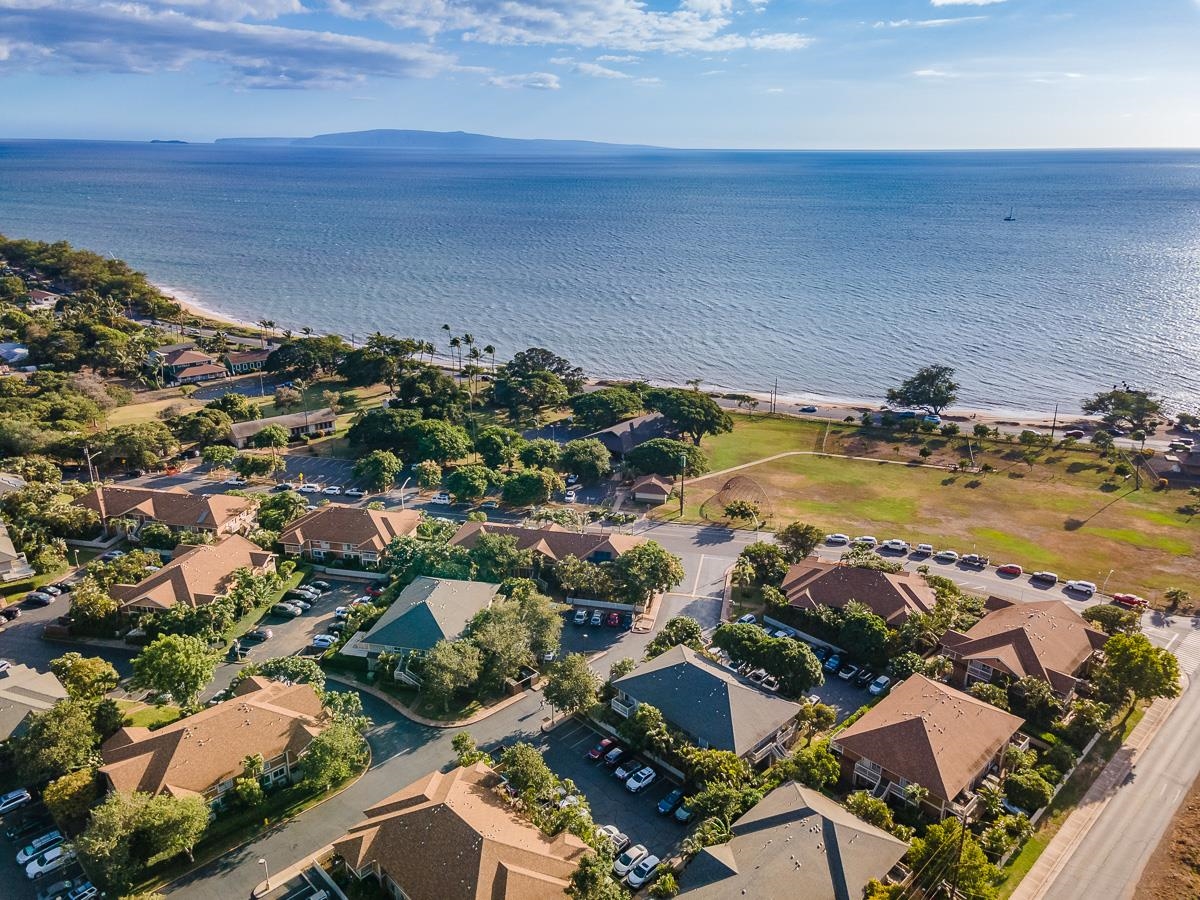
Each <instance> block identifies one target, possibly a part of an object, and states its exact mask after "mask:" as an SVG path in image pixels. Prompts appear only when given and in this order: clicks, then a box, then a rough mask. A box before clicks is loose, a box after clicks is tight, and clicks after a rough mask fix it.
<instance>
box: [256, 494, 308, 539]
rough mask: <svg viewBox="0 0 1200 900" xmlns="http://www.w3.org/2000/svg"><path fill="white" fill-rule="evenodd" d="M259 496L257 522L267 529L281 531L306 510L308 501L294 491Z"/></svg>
mask: <svg viewBox="0 0 1200 900" xmlns="http://www.w3.org/2000/svg"><path fill="white" fill-rule="evenodd" d="M259 496H262V499H261V500H260V501H259V503H258V524H259V525H261V526H262V527H263V528H265V529H267V530H268V531H276V532H278V531H282V530H283V529H284V528H285V527H286V526H287V525H290V524H291V523H292V522H294V521H296V520H297V519H298V518H300V517H301V516H302V515H304V514H305V512H306V511H307V506H308V501H307V500H305V499H304V495H302V494H299V493H297V492H296V491H282V492H280V493H278V494H270V495H267V496H263V495H259Z"/></svg>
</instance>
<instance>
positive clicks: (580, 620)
mask: <svg viewBox="0 0 1200 900" xmlns="http://www.w3.org/2000/svg"><path fill="white" fill-rule="evenodd" d="M587 620H588V611H587V610H586V609H577V610H575V617H574V618H573V619H571V621H572V622H574V623H575V624H576V625H586V624H587Z"/></svg>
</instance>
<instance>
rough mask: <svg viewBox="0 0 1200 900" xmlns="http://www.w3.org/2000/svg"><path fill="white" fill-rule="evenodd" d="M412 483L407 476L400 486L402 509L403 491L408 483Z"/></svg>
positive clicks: (401, 505)
mask: <svg viewBox="0 0 1200 900" xmlns="http://www.w3.org/2000/svg"><path fill="white" fill-rule="evenodd" d="M410 481H412V476H411V475H409V476H408V477H407V478H405V479H404V484H402V485H400V508H401V509H404V489H405V488H406V487H408V483H409V482H410Z"/></svg>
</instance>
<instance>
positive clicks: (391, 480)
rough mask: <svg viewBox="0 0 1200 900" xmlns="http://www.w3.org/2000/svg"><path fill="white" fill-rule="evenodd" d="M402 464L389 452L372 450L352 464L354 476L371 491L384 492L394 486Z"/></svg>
mask: <svg viewBox="0 0 1200 900" xmlns="http://www.w3.org/2000/svg"><path fill="white" fill-rule="evenodd" d="M403 471H404V463H403V462H402V461H401V459H400V457H398V456H397V455H396V454H395V453H392V452H391V451H390V450H372V451H371V452H370V453H368V454H367V455H366V456H364V457H362V458H361V459H359V460H358V461H357V462H355V463H354V474H355V475H357V476H358V477H359V478H361V479H362V480H363V481H364V482H366V485H367V487H368V488H369V489H370V490H372V491H386V490H388V489H389V488H391V487H393V486H394V485H395V484H396V479H397V477H398V476H399V475H400V473H401V472H403Z"/></svg>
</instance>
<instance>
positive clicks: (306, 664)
mask: <svg viewBox="0 0 1200 900" xmlns="http://www.w3.org/2000/svg"><path fill="white" fill-rule="evenodd" d="M251 675H261V676H262V677H264V678H272V679H275V680H284V681H290V682H292V683H293V684H311V685H312V686H313V687H314V688H316V689H317V691H318V692H319V691H323V690H324V689H325V670H324V669H322V668H321V664H320V663H318V662H317V661H316V660H315V659H306V658H305V657H303V656H279V657H276V658H275V659H264V660H263V661H262V662H252V663H248V664H247V665H245V666H242V668H241V669H239V670H238V673H237V674H236V675H234V676H233V680H232V681H231V682H230V684H229V686H230V688H235V687H237V686H238V685H239V684H241V683H242V682H243V681H245V680H246V679H247V678H249V677H250V676H251Z"/></svg>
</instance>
